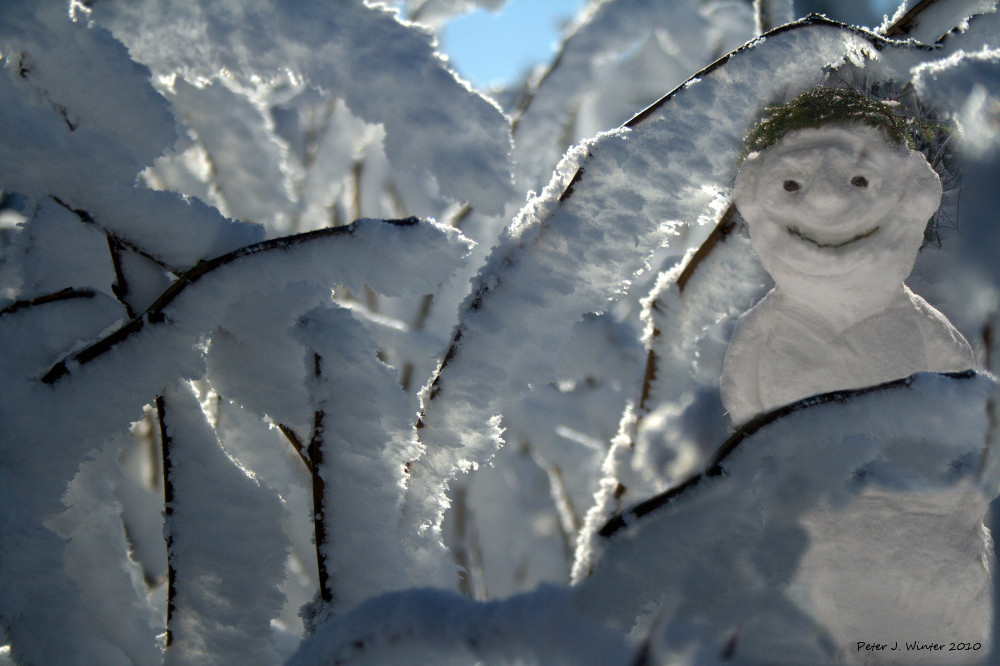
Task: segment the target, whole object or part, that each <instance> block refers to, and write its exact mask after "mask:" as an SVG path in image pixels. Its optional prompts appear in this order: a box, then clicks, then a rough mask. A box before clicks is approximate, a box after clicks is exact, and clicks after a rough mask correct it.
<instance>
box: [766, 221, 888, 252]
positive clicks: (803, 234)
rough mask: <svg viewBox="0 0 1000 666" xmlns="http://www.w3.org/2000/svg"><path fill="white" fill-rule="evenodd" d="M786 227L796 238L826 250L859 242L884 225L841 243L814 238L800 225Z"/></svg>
mask: <svg viewBox="0 0 1000 666" xmlns="http://www.w3.org/2000/svg"><path fill="white" fill-rule="evenodd" d="M785 228H786V229H787V230H788V233H789V234H790V235H792V236H795V237H796V238H799V239H801V240H804V241H806V242H807V243H812V244H813V245H815V246H816V247H819V248H823V249H824V250H839V249H840V248H842V247H847V246H848V245H850V244H852V243H857V242H858V241H863V240H864V239H866V238H868V237H869V236H871V235H872V234H874V233H875V232H876V231H878V230H879V229H881V228H882V227H881V226H877V227H872V228H871V229H869V230H868V231H865V232H862V233H860V234H858V235H856V236H852V237H851V238H848V239H847V240H845V241H840V242H839V243H834V242H830V243H824V242H821V241H818V240H816V239H815V238H813V237H812V236H810V235H809V234H807V233H806V232H804V231H802V230H801V229H799V228H798V227H795V226H789V227H785Z"/></svg>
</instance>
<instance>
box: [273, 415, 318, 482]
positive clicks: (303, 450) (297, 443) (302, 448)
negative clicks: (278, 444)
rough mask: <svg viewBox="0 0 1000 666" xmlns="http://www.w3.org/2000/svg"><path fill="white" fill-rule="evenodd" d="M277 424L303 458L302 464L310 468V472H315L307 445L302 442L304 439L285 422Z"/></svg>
mask: <svg viewBox="0 0 1000 666" xmlns="http://www.w3.org/2000/svg"><path fill="white" fill-rule="evenodd" d="M275 425H276V426H277V427H278V430H280V431H281V434H282V435H284V436H285V439H287V440H288V443H289V444H291V445H292V448H293V449H295V452H296V453H298V454H299V458H301V459H302V464H304V465H305V466H306V469H307V470H309V474H310V475H311V474H312V472H313V466H312V462H311V461H310V460H309V452H308V449H307V447H306V445H305V444H303V443H302V439H300V438H299V436H298V435H296V434H295V431H294V430H292V429H291V428H289V427H288V426H286V425H285V424H284V423H276V424H275Z"/></svg>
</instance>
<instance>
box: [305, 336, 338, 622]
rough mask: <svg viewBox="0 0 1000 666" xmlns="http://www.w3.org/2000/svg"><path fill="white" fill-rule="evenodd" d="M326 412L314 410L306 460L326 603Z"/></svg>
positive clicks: (319, 371) (319, 364) (329, 595)
mask: <svg viewBox="0 0 1000 666" xmlns="http://www.w3.org/2000/svg"><path fill="white" fill-rule="evenodd" d="M313 376H314V377H316V378H317V379H319V378H320V377H322V376H323V359H322V358H321V357H320V355H319V354H315V353H314V354H313ZM325 418H326V414H325V413H324V412H323V410H322V409H318V410H316V412H315V413H314V414H313V431H312V437H310V438H309V450H308V454H309V460H311V461H312V466H311V468H310V472H311V476H312V496H313V533H314V536H315V541H316V568H317V573H318V575H319V598H320V599H322V600H323V602H325V603H327V604H329V603H330V602H332V601H333V590H332V589H331V586H330V571H329V569H327V566H326V552H325V551H326V542H327V533H326V516H325V515H324V505H325V500H326V483H325V482H324V480H323V474H322V470H323V431H324V429H325V427H326V426H325V423H324V421H325Z"/></svg>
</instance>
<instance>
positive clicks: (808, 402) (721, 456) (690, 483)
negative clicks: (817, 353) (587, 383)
mask: <svg viewBox="0 0 1000 666" xmlns="http://www.w3.org/2000/svg"><path fill="white" fill-rule="evenodd" d="M940 374H942V375H944V376H945V377H951V378H952V379H971V378H972V377H975V376H976V372H975V371H974V370H965V371H963V372H945V373H940ZM913 379H914V376H910V377H904V378H903V379H896V380H893V381H891V382H885V383H884V384H877V385H875V386H868V387H865V388H860V389H850V390H845V391H832V392H830V393H823V394H820V395H816V396H812V397H809V398H804V399H802V400H799V401H797V402H793V403H791V404H789V405H785V406H783V407H778V408H777V409H773V410H771V411H769V412H765V413H763V414H760V415H758V416H756V417H754V418H753V419H751V420H750V421H748V422H747V423H745V424H744V425H743V426H741V427H740V428H739V429H738V430H737V431H736V432H734V433H733V434H732V435H731V436H730V437H729V439H727V440H726V441H725V442H724V443H723V444H722V446H720V447H719V448H718V450H716V452H715V454H714V455H713V456H712V458H711V459H710V460H709V461H708V464H707V465H706V466H705V469H704V470H703V471H702V472H700V473H698V474H695V475H693V476H691V477H689V478H688V479H686V480H685V481H684V482H683V483H681V484H680V485H677V486H674V487H673V488H670V489H669V490H666V491H664V492H662V493H660V494H659V495H655V496H654V497H651V498H649V499H647V500H645V501H643V502H640V503H638V504H636V505H635V506H633V507H631V508H629V509H627V510H625V511H623V512H621V513H619V514H618V515H616V516H614V517H612V518H611V519H610V520H608V522H606V523H605V524H604V526H603V527H602V528H601V529H600V530H599V531H598V534H599V535H600V536H602V537H605V538H608V537H611V536H613V535H614V534H615V533H616V532H618V531H619V530H621V529H623V528H625V527H628V526H629V525H632V524H634V523H635V522H636V521H637V520H638V519H639V518H642V517H643V516H645V515H648V514H650V513H652V512H653V511H655V510H657V509H659V508H660V507H662V506H664V505H666V504H668V503H669V502H671V501H672V500H673V499H675V498H676V497H679V496H680V495H682V494H684V493H685V492H686V491H687V490H689V489H690V488H693V487H694V486H696V485H698V484H700V483H701V482H702V481H704V480H705V479H706V478H711V477H721V476H725V473H726V472H725V469H724V468H723V467H722V463H723V461H724V460H725V459H726V458H728V457H729V455H730V454H732V452H733V451H735V450H736V448H737V447H738V446H739V445H740V443H742V442H743V441H745V440H746V439H747V438H749V437H750V436H751V435H753V434H754V433H756V432H757V431H758V430H760V429H761V428H763V427H764V426H766V425H768V424H770V423H773V422H775V421H777V420H778V419H780V418H782V417H785V416H788V415H789V414H792V413H794V412H798V411H801V410H803V409H808V408H810V407H815V406H817V405H825V404H826V403H829V402H847V401H848V400H850V399H852V398H854V397H857V396H861V395H866V394H868V393H875V392H877V391H885V390H889V389H893V388H901V387H907V386H910V385H911V384H912V383H913Z"/></svg>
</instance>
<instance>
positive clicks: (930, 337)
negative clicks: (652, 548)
mask: <svg viewBox="0 0 1000 666" xmlns="http://www.w3.org/2000/svg"><path fill="white" fill-rule="evenodd" d="M940 198H941V185H940V181H939V179H938V177H937V174H935V173H934V171H933V169H931V167H930V165H929V164H927V162H926V160H925V159H924V157H923V156H922V155H921V154H920V153H917V152H915V151H912V150H909V149H907V148H906V147H905V146H898V145H893V144H892V143H891V142H889V141H887V140H886V138H885V136H884V135H883V134H882V133H881V132H880V131H879V130H877V129H875V128H873V127H869V126H865V125H848V126H845V125H829V126H824V127H820V128H810V129H803V130H798V131H795V132H792V133H790V134H788V135H787V136H786V137H784V138H783V139H782V140H781V141H780V142H779V143H777V144H776V145H774V146H772V147H770V148H768V149H767V150H765V151H762V152H759V153H753V154H751V155H750V156H749V157H748V158H747V160H746V161H745V162H744V164H743V166H742V167H741V169H740V174H739V176H738V177H737V184H736V193H735V196H734V199H735V201H736V205H737V207H738V208H739V210H740V212H741V213H742V214H743V216H744V218H745V219H746V220H747V223H748V225H749V228H750V238H751V243H752V244H753V246H754V248H755V249H756V250H757V253H758V254H759V255H760V258H761V261H762V262H763V264H764V267H765V268H766V269H767V271H768V272H769V273H770V274H771V276H772V277H773V278H774V281H775V285H776V286H775V288H774V289H773V290H772V291H771V292H770V293H769V294H768V295H767V296H766V297H765V298H764V299H763V300H761V301H760V303H758V304H757V305H756V306H755V307H754V308H753V309H751V310H750V311H748V312H746V313H745V314H744V315H743V316H741V317H740V320H739V323H738V324H737V328H736V331H735V332H734V335H733V338H732V340H731V341H730V346H729V351H728V353H727V355H726V360H725V365H724V368H723V375H722V400H723V404H724V405H725V406H726V408H727V409H728V410H729V413H730V415H731V417H732V419H733V422H734V423H737V424H739V423H743V422H745V421H747V420H748V419H750V418H751V417H753V416H754V415H755V414H758V413H760V412H764V411H767V410H770V409H773V408H775V407H779V406H781V405H784V404H787V403H791V402H794V401H796V400H799V399H801V398H805V397H808V396H811V395H816V394H819V393H826V392H829V391H835V390H841V389H851V388H861V387H865V386H871V385H874V384H879V383H882V382H886V381H890V380H893V379H899V378H902V377H907V376H909V375H912V374H913V373H916V372H928V371H930V372H956V371H961V370H966V369H969V368H971V367H973V364H974V360H973V356H972V351H971V349H970V347H969V344H968V343H967V342H966V341H965V339H964V338H963V337H962V335H961V334H960V333H959V332H958V331H957V330H956V329H955V328H954V327H953V326H952V325H951V324H950V323H949V322H948V320H947V319H946V318H945V317H944V315H942V314H941V313H940V312H938V311H937V310H935V309H934V308H933V307H931V306H930V305H929V304H928V303H927V302H926V301H925V300H923V299H922V298H920V297H919V296H917V295H916V294H914V293H913V292H911V291H910V290H909V289H908V288H906V286H905V285H904V284H903V280H904V279H905V278H906V276H907V275H909V273H910V271H911V270H912V268H913V263H914V261H915V260H916V255H917V251H918V250H919V248H920V245H921V242H922V240H923V231H924V226H925V224H926V221H927V220H928V219H929V218H930V216H931V215H932V214H933V213H934V211H935V210H937V207H938V204H939V203H940Z"/></svg>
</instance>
